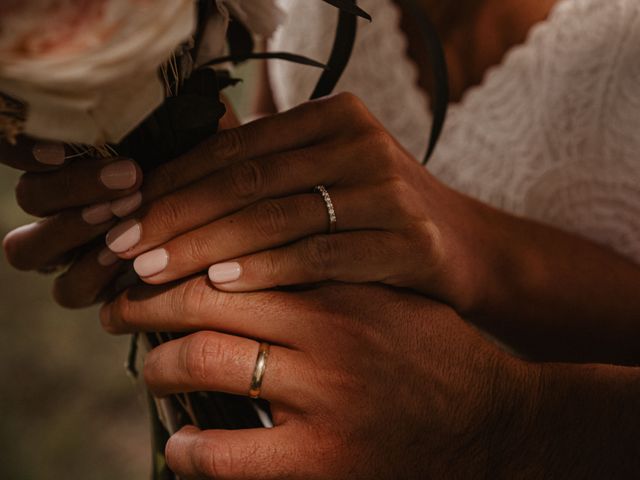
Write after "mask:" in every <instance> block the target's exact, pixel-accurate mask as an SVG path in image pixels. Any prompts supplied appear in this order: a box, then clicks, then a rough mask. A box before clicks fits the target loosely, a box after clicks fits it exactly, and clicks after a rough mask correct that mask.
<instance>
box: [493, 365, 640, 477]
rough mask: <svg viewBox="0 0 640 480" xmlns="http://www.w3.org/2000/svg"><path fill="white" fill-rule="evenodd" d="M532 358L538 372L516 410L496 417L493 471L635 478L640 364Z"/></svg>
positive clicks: (639, 457)
mask: <svg viewBox="0 0 640 480" xmlns="http://www.w3.org/2000/svg"><path fill="white" fill-rule="evenodd" d="M525 365H526V368H527V369H531V370H530V374H531V375H533V377H531V376H528V378H529V382H528V384H527V385H526V387H525V388H521V389H520V393H521V396H520V400H519V403H518V402H516V403H514V406H515V408H516V410H517V411H515V412H513V413H512V414H511V416H510V418H508V421H507V422H505V421H504V420H503V421H501V422H500V421H498V422H497V424H498V426H499V428H498V429H497V431H496V434H495V435H494V440H495V441H494V442H493V443H492V449H491V451H490V455H489V459H490V460H489V462H488V470H487V472H488V473H489V474H490V476H491V478H514V477H518V478H631V477H632V476H633V473H634V472H637V471H638V469H640V444H639V442H638V441H637V439H638V432H639V431H640V415H639V414H638V405H640V369H638V368H627V367H613V366H608V365H569V364H539V365H536V364H525ZM526 397H529V398H528V399H527V398H526Z"/></svg>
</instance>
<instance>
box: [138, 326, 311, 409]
mask: <svg viewBox="0 0 640 480" xmlns="http://www.w3.org/2000/svg"><path fill="white" fill-rule="evenodd" d="M259 346H260V343H259V342H257V341H255V340H250V339H248V338H244V337H236V336H233V335H227V334H224V333H219V332H208V331H203V332H197V333H193V334H191V335H189V336H187V337H183V338H180V339H177V340H171V341H169V342H166V343H163V344H162V345H160V346H158V347H156V348H154V349H153V350H152V351H151V352H149V353H148V354H147V356H146V358H145V363H144V379H145V383H146V384H147V386H148V387H149V390H150V391H151V392H152V393H153V394H154V395H156V396H158V397H164V396H167V395H171V394H174V393H188V392H225V393H230V394H233V395H245V396H247V395H248V394H249V390H250V387H251V378H252V376H253V371H254V369H255V365H256V360H257V358H258V349H259ZM301 359H302V354H301V353H299V352H294V351H292V350H289V349H287V348H283V347H279V346H276V345H272V346H271V348H270V351H269V355H268V358H267V364H266V371H265V373H264V376H263V380H262V389H261V394H260V397H261V398H264V399H265V400H269V401H272V402H277V403H283V404H286V405H288V406H291V407H298V406H299V405H300V402H299V400H300V399H301V398H302V397H304V395H302V393H303V392H304V391H305V389H306V386H305V382H304V379H303V378H301V377H299V376H296V375H295V372H297V371H299V370H300V367H301V363H302V361H301Z"/></svg>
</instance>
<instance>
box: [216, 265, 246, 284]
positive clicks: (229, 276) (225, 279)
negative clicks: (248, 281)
mask: <svg viewBox="0 0 640 480" xmlns="http://www.w3.org/2000/svg"><path fill="white" fill-rule="evenodd" d="M240 275H242V266H241V265H240V264H239V263H236V262H231V263H219V264H218V265H213V266H212V267H211V268H210V269H209V278H210V279H211V281H212V282H213V283H230V282H235V281H236V280H238V279H239V278H240Z"/></svg>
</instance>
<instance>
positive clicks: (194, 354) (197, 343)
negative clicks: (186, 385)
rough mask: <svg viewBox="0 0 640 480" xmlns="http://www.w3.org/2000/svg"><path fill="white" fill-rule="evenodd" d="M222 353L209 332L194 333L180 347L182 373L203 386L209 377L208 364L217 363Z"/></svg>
mask: <svg viewBox="0 0 640 480" xmlns="http://www.w3.org/2000/svg"><path fill="white" fill-rule="evenodd" d="M223 356H224V351H223V349H222V348H221V345H220V343H219V342H218V341H216V340H214V339H213V338H212V336H211V334H210V333H209V332H198V333H194V334H192V335H191V336H189V337H188V338H187V340H186V341H185V343H184V345H183V347H182V361H183V367H184V372H185V374H186V375H187V377H188V378H190V379H191V380H193V381H195V382H196V383H197V385H200V384H203V383H204V382H205V381H206V379H207V377H208V376H209V368H208V367H209V365H210V362H215V363H218V362H219V361H220V358H222V357H223Z"/></svg>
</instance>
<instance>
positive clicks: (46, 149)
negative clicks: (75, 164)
mask: <svg viewBox="0 0 640 480" xmlns="http://www.w3.org/2000/svg"><path fill="white" fill-rule="evenodd" d="M31 152H32V153H33V158H35V159H36V161H38V162H40V163H42V164H44V165H52V166H57V165H62V164H63V163H64V162H65V160H66V153H65V150H64V145H63V144H62V143H54V142H41V143H37V144H36V145H35V146H34V147H33V149H32V150H31Z"/></svg>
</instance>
